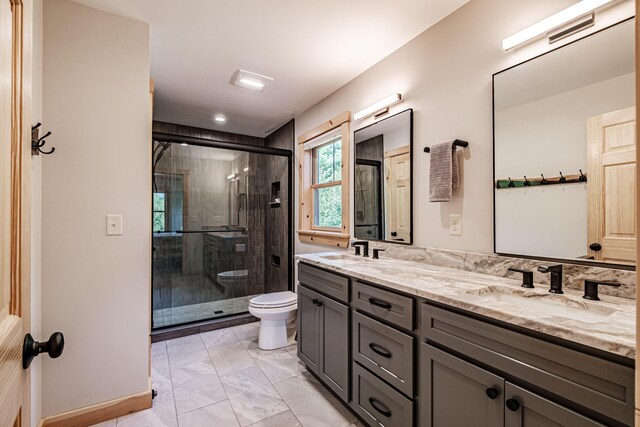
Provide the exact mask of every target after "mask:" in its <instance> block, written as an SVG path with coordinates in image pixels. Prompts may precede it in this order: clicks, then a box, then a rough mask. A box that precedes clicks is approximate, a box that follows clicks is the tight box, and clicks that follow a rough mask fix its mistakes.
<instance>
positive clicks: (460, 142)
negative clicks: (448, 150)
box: [424, 139, 469, 153]
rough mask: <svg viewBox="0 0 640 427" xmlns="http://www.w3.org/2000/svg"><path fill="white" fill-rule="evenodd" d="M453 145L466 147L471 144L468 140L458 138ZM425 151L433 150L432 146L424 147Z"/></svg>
mask: <svg viewBox="0 0 640 427" xmlns="http://www.w3.org/2000/svg"><path fill="white" fill-rule="evenodd" d="M451 145H452V146H454V147H462V148H466V147H468V146H469V143H468V142H467V141H463V140H461V139H456V140H455V141H453V143H452V144H451ZM424 152H425V153H430V152H431V148H429V147H424Z"/></svg>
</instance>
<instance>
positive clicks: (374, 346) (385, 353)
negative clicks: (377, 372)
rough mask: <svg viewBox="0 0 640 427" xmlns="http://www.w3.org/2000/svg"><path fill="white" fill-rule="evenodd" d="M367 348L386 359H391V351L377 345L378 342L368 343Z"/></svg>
mask: <svg viewBox="0 0 640 427" xmlns="http://www.w3.org/2000/svg"><path fill="white" fill-rule="evenodd" d="M369 348H370V349H371V351H373V352H374V353H376V354H379V355H380V356H382V357H386V358H387V359H391V356H393V354H391V352H390V351H389V350H387V349H386V348H384V347H382V346H381V345H378V344H375V343H369Z"/></svg>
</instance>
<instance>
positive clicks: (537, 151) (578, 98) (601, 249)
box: [493, 20, 636, 265]
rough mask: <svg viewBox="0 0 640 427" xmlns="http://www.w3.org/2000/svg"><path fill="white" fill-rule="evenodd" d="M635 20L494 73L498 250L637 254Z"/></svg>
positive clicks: (631, 258) (615, 260)
mask: <svg viewBox="0 0 640 427" xmlns="http://www.w3.org/2000/svg"><path fill="white" fill-rule="evenodd" d="M634 40H635V36H634V22H633V20H628V21H625V22H622V23H620V24H617V25H615V26H613V27H609V28H607V29H604V30H602V31H600V32H597V33H595V34H593V35H590V36H588V37H585V38H583V39H581V40H579V41H576V42H574V43H571V44H568V45H566V46H564V47H561V48H559V49H556V50H554V51H551V52H549V53H547V54H545V55H542V56H540V57H537V58H535V59H532V60H530V61H528V62H525V63H523V64H520V65H518V66H515V67H512V68H510V69H508V70H505V71H502V72H500V73H497V74H495V75H494V79H493V88H494V144H495V146H494V149H495V163H494V174H495V175H494V176H495V181H494V188H495V190H494V194H495V211H494V215H495V251H496V252H497V253H500V254H508V255H525V256H533V257H543V258H557V259H563V260H574V261H591V262H595V263H607V264H608V265H611V264H618V265H633V264H635V245H636V227H635V218H636V211H635V206H636V203H635V186H636V182H635V168H636V164H635V146H636V123H635V117H636V115H635V93H636V92H635V55H634V51H635V43H634Z"/></svg>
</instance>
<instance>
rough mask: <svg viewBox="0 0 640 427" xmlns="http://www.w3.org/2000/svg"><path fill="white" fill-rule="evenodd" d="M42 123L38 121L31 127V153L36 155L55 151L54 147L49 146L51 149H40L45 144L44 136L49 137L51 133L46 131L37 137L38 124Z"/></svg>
mask: <svg viewBox="0 0 640 427" xmlns="http://www.w3.org/2000/svg"><path fill="white" fill-rule="evenodd" d="M41 125H42V123H38V124H36V125H35V126H32V127H31V154H32V155H33V154H35V155H38V154H40V153H42V154H51V153H53V152H54V151H56V148H55V147H51V149H50V150H49V151H44V150H43V149H42V147H44V144H46V142H47V141H45V138H47V137H49V136H50V135H51V132H47V133H45V134H44V135H43V136H41V137H40V138H38V133H39V132H40V131H39V128H40V126H41Z"/></svg>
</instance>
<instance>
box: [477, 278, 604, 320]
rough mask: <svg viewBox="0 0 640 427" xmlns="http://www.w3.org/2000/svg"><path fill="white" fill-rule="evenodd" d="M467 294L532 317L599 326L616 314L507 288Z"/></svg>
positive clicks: (595, 306) (583, 303)
mask: <svg viewBox="0 0 640 427" xmlns="http://www.w3.org/2000/svg"><path fill="white" fill-rule="evenodd" d="M467 294H470V295H477V296H478V297H480V298H482V299H483V300H485V301H487V302H501V303H505V304H510V305H514V306H516V307H518V308H519V309H521V310H525V311H527V312H529V313H532V314H536V315H540V316H546V317H549V316H550V317H562V318H565V319H571V320H577V321H580V322H585V323H598V322H602V321H604V320H605V319H606V318H607V317H609V316H611V315H612V314H613V313H615V310H614V309H612V308H610V307H606V306H602V305H599V304H598V303H591V302H587V301H577V300H575V299H572V298H568V297H567V296H565V295H557V294H542V293H539V292H532V291H529V290H526V289H522V288H510V287H508V286H488V287H486V288H482V289H478V290H475V291H467Z"/></svg>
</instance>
